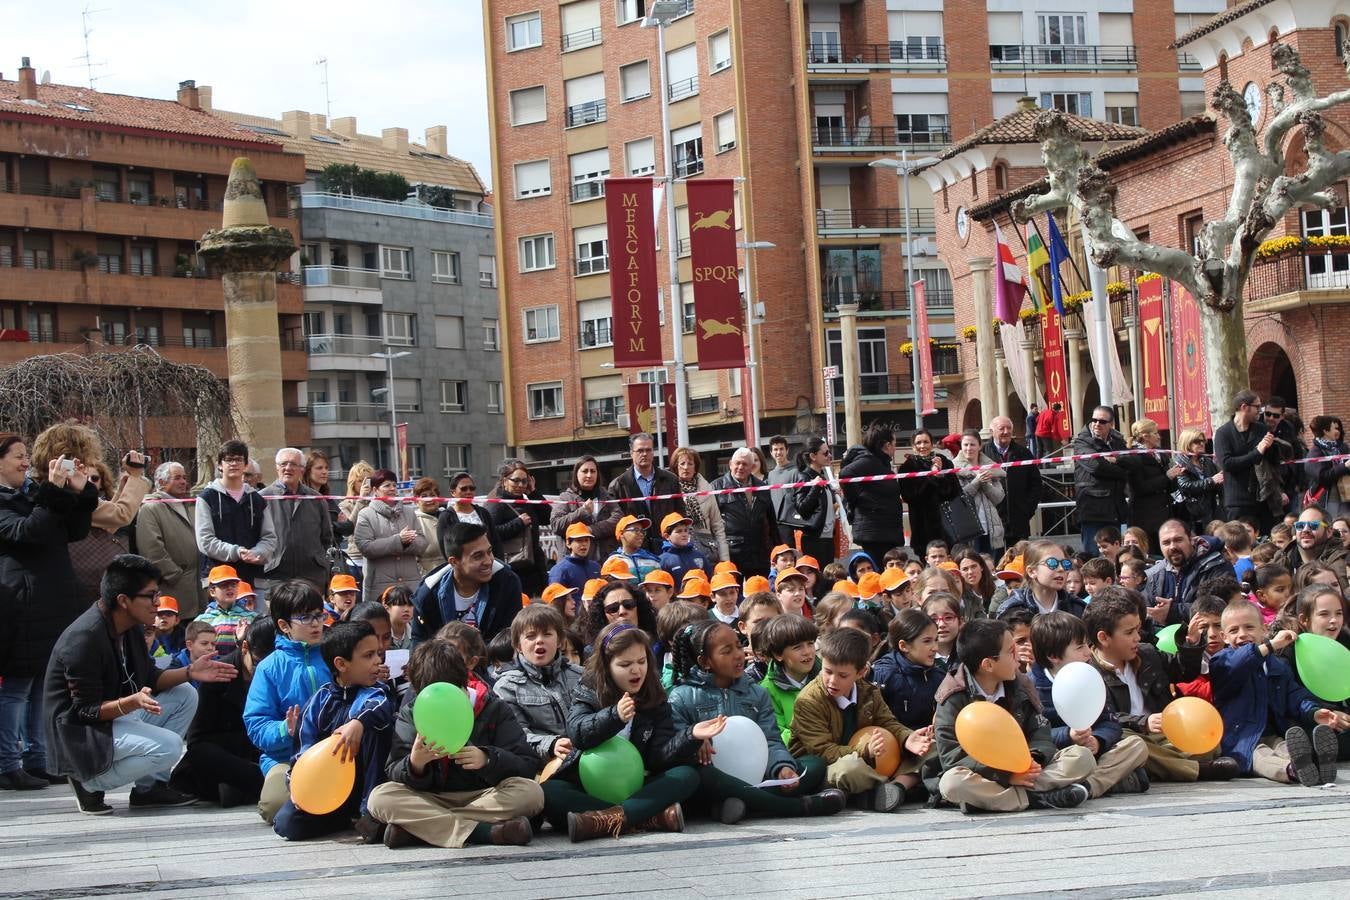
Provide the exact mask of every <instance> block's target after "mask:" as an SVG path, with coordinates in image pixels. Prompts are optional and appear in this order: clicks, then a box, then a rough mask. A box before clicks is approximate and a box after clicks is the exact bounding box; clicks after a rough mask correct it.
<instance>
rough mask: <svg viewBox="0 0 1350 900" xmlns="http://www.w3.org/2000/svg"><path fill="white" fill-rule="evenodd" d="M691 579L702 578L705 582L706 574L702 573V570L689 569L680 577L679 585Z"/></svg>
mask: <svg viewBox="0 0 1350 900" xmlns="http://www.w3.org/2000/svg"><path fill="white" fill-rule="evenodd" d="M691 578H702V579H703V580H704V581H707V580H708V573H707V572H705V571H703V570H702V569H690V570H689V571H688V572H685V573H684V574H683V575H682V576H680V583H681V584H683V583H684V582H686V581H688V580H689V579H691Z"/></svg>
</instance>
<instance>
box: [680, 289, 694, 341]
mask: <svg viewBox="0 0 1350 900" xmlns="http://www.w3.org/2000/svg"><path fill="white" fill-rule="evenodd" d="M680 317H681V318H682V319H683V320H684V321H682V322H681V323H680V331H682V332H683V333H684V334H693V333H694V285H693V284H692V283H691V282H688V281H686V282H684V283H683V284H681V285H680Z"/></svg>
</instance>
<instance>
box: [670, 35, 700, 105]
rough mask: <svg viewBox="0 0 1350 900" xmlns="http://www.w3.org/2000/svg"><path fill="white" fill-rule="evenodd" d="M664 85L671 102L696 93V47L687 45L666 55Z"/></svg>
mask: <svg viewBox="0 0 1350 900" xmlns="http://www.w3.org/2000/svg"><path fill="white" fill-rule="evenodd" d="M666 84H667V85H668V90H669V94H670V99H671V100H683V99H684V98H686V97H692V96H694V95H695V94H697V93H698V47H697V46H695V45H694V44H687V45H686V46H683V47H680V48H679V49H676V50H671V51H670V52H669V53H667V54H666Z"/></svg>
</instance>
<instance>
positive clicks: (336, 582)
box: [328, 575, 359, 592]
mask: <svg viewBox="0 0 1350 900" xmlns="http://www.w3.org/2000/svg"><path fill="white" fill-rule="evenodd" d="M328 590H330V591H335V592H336V591H355V590H359V589H358V588H357V586H356V579H355V578H353V577H352V576H351V575H334V576H333V580H332V581H330V582H328Z"/></svg>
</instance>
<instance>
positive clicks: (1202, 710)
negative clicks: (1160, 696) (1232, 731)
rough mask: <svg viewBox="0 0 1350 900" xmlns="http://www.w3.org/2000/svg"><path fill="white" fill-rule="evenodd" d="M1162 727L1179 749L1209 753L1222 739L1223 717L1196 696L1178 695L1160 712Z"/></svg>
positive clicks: (1183, 751) (1210, 705)
mask: <svg viewBox="0 0 1350 900" xmlns="http://www.w3.org/2000/svg"><path fill="white" fill-rule="evenodd" d="M1162 730H1163V734H1164V735H1166V736H1167V739H1168V740H1169V741H1171V742H1172V743H1173V744H1174V745H1176V748H1177V749H1178V750H1180V751H1181V752H1182V753H1190V754H1192V755H1195V754H1200V753H1208V752H1209V751H1211V750H1213V749H1214V748H1215V747H1217V746H1219V742H1220V741H1222V740H1223V717H1222V716H1220V715H1219V711H1218V710H1217V709H1215V708H1214V706H1213V704H1211V703H1209V702H1208V701H1206V700H1202V699H1201V698H1199V697H1178V698H1177V699H1175V700H1173V701H1172V702H1171V703H1169V704H1167V707H1166V708H1165V709H1164V710H1163V712H1162Z"/></svg>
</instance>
